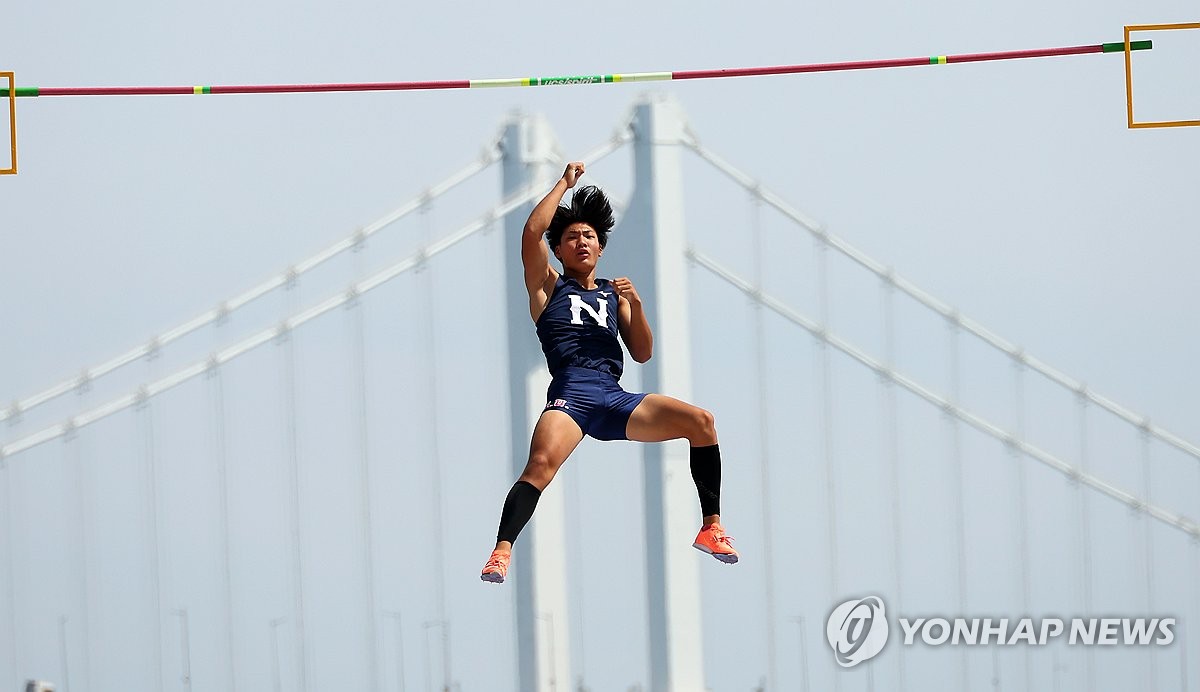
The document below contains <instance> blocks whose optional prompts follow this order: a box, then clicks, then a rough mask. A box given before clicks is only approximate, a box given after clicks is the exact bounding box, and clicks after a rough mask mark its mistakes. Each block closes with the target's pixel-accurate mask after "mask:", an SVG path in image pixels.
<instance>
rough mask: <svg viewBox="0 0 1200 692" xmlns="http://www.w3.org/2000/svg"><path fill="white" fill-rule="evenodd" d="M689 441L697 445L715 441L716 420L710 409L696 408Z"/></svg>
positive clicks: (709, 443)
mask: <svg viewBox="0 0 1200 692" xmlns="http://www.w3.org/2000/svg"><path fill="white" fill-rule="evenodd" d="M689 441H690V442H691V443H692V444H693V445H697V446H702V445H712V444H716V443H717V420H716V418H715V417H713V414H712V412H711V411H707V410H705V409H702V408H697V409H696V413H695V419H694V420H693V421H692V435H691V436H690V437H689Z"/></svg>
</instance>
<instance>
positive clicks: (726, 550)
mask: <svg viewBox="0 0 1200 692" xmlns="http://www.w3.org/2000/svg"><path fill="white" fill-rule="evenodd" d="M692 547H693V548H695V549H696V550H699V551H702V552H705V553H708V554H709V555H712V556H713V557H715V558H717V559H718V560H720V561H721V562H724V563H725V564H727V565H732V564H734V563H735V562H737V561H738V553H737V551H736V550H734V549H733V539H732V538H730V537H729V536H726V535H725V528H724V527H723V526H721V525H720V524H709V525H708V526H705V527H704V528H702V529H700V533H699V534H697V535H696V542H695V543H693V544H692Z"/></svg>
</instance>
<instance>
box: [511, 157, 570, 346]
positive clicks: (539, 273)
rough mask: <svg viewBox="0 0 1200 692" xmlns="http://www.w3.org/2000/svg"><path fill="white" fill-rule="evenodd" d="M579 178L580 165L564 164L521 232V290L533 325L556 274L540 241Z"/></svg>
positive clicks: (543, 306) (551, 291) (545, 301)
mask: <svg viewBox="0 0 1200 692" xmlns="http://www.w3.org/2000/svg"><path fill="white" fill-rule="evenodd" d="M581 175H583V163H582V162H580V161H573V162H571V163H569V164H567V168H566V170H564V171H563V176H562V178H561V179H559V181H558V182H557V183H555V184H554V187H553V188H552V189H551V190H550V192H549V193H547V194H546V196H545V197H543V198H542V201H540V202H538V203H537V206H536V207H534V208H533V211H532V212H530V214H529V220H528V221H526V222H525V230H524V232H523V233H522V234H521V264H522V265H524V267H525V290H526V291H528V292H529V314H530V316H531V317H533V319H534V321H535V322H536V321H537V318H538V316H539V315H541V314H542V310H544V309H545V307H546V303H547V302H549V301H550V294H551V293H553V292H554V282H555V281H557V280H558V272H557V271H555V270H554V267H552V266H550V251H549V250H548V249H547V247H546V239H545V238H544V237H543V236H544V234H545V233H546V229H547V228H549V227H550V222H551V221H553V220H554V211H555V210H556V209H558V204H559V202H561V201H562V198H563V195H565V194H566V193H567V190H570V189H571V188H573V187H575V182H576V181H577V180H579V176H581Z"/></svg>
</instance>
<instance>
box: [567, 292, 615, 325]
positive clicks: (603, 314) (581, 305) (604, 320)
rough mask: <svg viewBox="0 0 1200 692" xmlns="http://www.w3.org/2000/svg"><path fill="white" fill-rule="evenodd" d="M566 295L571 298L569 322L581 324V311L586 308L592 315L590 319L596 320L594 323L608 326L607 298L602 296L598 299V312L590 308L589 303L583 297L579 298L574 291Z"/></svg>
mask: <svg viewBox="0 0 1200 692" xmlns="http://www.w3.org/2000/svg"><path fill="white" fill-rule="evenodd" d="M567 297H568V298H570V299H571V324H583V311H584V310H587V313H588V314H589V315H591V316H592V319H594V320H596V324H598V325H600V326H601V327H607V326H608V301H607V300H604V299H603V298H601V299H600V301H599V303H600V312H596V311H595V310H593V309H592V306H591V305H588V304H587V303H585V302H583V298H580V297H579V296H577V295H575V294H574V293H572V294H571V295H569V296H567Z"/></svg>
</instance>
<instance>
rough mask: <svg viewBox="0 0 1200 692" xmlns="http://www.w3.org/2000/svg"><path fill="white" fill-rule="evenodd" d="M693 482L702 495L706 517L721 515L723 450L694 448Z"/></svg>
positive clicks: (702, 505) (692, 458)
mask: <svg viewBox="0 0 1200 692" xmlns="http://www.w3.org/2000/svg"><path fill="white" fill-rule="evenodd" d="M691 460H692V480H693V481H695V482H696V493H697V494H699V495H700V511H701V512H703V513H704V516H706V517H707V516H710V515H713V514H720V513H721V448H720V447H719V446H718V445H709V446H707V447H692V450H691Z"/></svg>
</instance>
